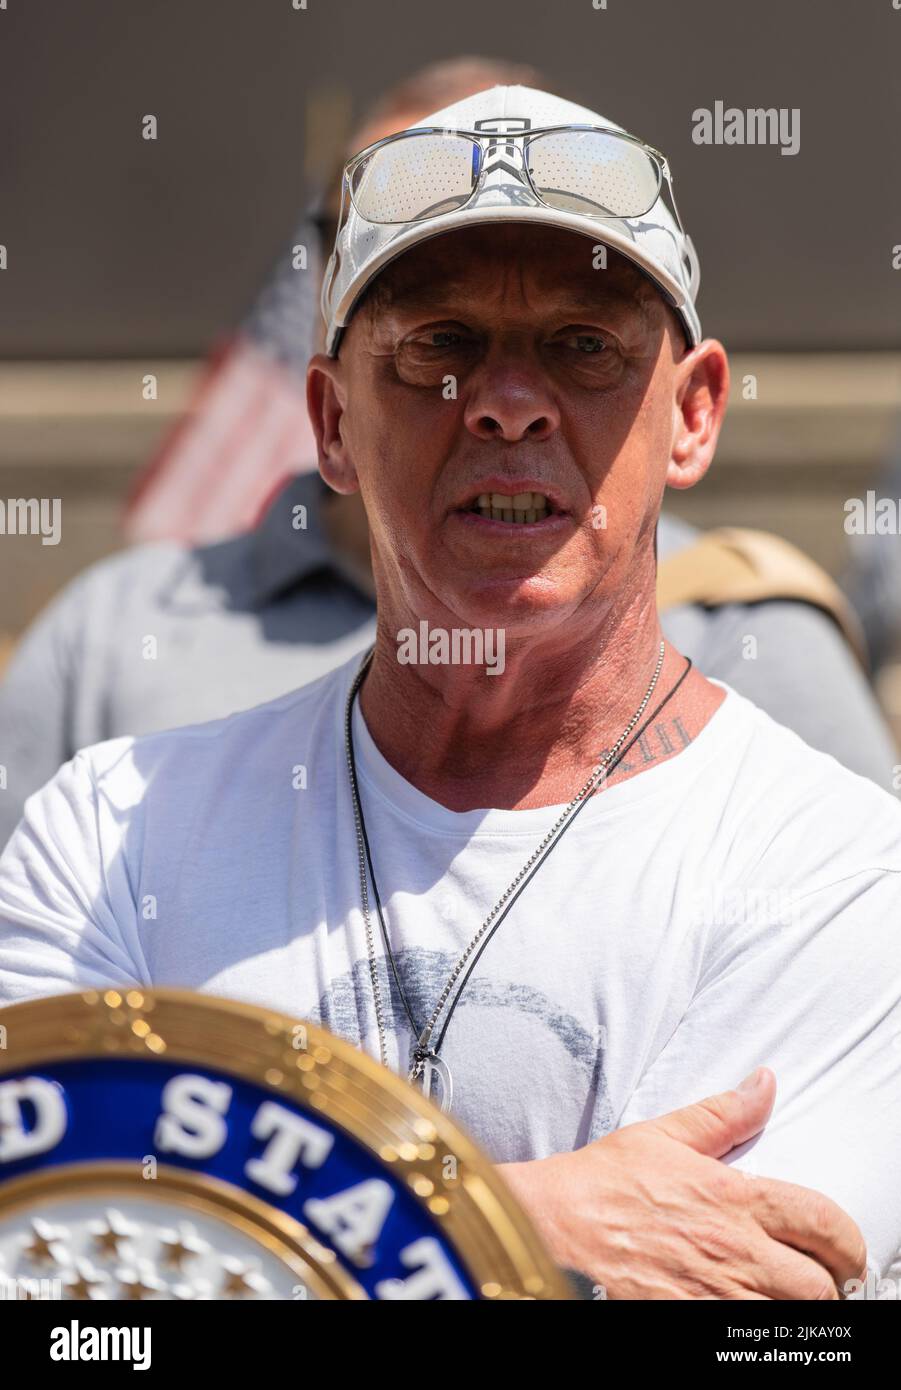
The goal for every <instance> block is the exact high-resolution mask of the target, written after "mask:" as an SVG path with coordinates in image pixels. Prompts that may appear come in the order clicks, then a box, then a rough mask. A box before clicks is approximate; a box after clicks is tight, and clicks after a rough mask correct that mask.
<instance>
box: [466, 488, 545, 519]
mask: <svg viewBox="0 0 901 1390" xmlns="http://www.w3.org/2000/svg"><path fill="white" fill-rule="evenodd" d="M476 510H477V511H478V512H479V514H480V515H481V516H484V517H489V518H490V519H491V520H492V521H507V522H513V523H514V524H516V523H517V522H520V523H521V522H529V521H543V520H544V518H545V517H546V516H547V515H548V511H549V508H548V501H547V498H546V497H545V495H544V493H543V492H517V493H514V494H513V495H512V496H511V495H510V494H508V493H505V492H492V493H488V492H483V493H480V495H479V497H478V499H477V500H476Z"/></svg>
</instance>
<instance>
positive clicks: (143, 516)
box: [125, 218, 322, 544]
mask: <svg viewBox="0 0 901 1390" xmlns="http://www.w3.org/2000/svg"><path fill="white" fill-rule="evenodd" d="M298 246H302V247H304V248H305V249H306V267H305V268H300V267H298V268H295V260H296V259H297V260H299V259H300V258H299V257H295V248H296V247H298ZM321 279H322V254H321V250H320V239H319V232H318V230H317V228H316V226H315V224H314V223H313V221H312V220H311V219H309V218H305V219H304V220H303V221H302V222H301V223H300V225H299V227H298V228H297V230H296V232H295V234H294V237H293V239H292V243H291V247H290V248H289V249H287V250H286V252H285V254H284V255H283V256H282V257H280V259H279V261H278V263H277V264H276V266H275V267H274V269H273V271H272V273H271V274H270V276H269V278H268V279H267V281H266V283H265V284H264V286H263V289H262V290H261V292H260V294H259V295H258V296H257V299H256V301H255V303H254V305H253V307H252V309H251V311H250V313H249V314H248V316H247V318H246V319H245V320H244V322H243V323H242V324H241V325H240V327H239V328H238V329H237V330H236V332H235V333H233V334H231V335H230V336H229V337H228V338H226V339H225V340H224V341H222V342H221V343H219V344H218V345H217V346H216V347H215V348H214V350H213V351H212V352H211V354H210V356H209V357H208V359H207V361H206V363H205V366H204V370H203V373H202V377H201V380H200V383H199V385H198V388H197V391H196V393H195V396H194V399H193V401H192V403H191V405H190V406H189V407H188V410H187V413H186V415H185V417H184V418H183V419H182V420H180V421H179V423H178V424H177V425H176V426H175V428H174V429H173V430H172V432H171V433H170V434H169V436H168V437H167V438H166V439H165V440H164V441H163V445H162V447H161V449H160V450H159V452H158V453H157V455H156V457H155V458H153V459H152V460H151V462H150V464H149V466H148V467H147V469H146V470H145V471H144V473H143V474H142V476H141V477H140V478H139V480H138V483H137V486H136V488H135V490H134V492H133V493H132V496H131V498H130V500H129V503H128V506H127V509H126V514H125V533H126V536H127V537H128V539H129V540H130V541H152V540H179V541H183V542H185V543H189V544H200V543H203V542H210V541H216V540H222V539H224V538H225V537H227V536H232V535H235V534H236V533H237V532H239V531H243V530H247V529H248V528H249V527H251V526H253V525H254V523H255V522H256V520H257V519H258V517H259V515H260V513H261V511H262V510H263V508H264V507H265V504H266V503H267V501H268V500H269V498H270V497H271V496H272V495H273V493H274V492H275V491H276V490H277V489H278V488H279V487H280V485H281V484H282V483H283V482H284V481H285V480H286V479H287V478H288V477H289V476H291V475H293V474H295V473H300V472H306V471H308V470H309V469H311V468H313V467H315V461H316V449H315V443H314V439H313V432H312V430H311V428H310V422H309V417H308V416H307V407H306V397H305V389H306V388H305V374H306V365H307V361H308V360H309V357H310V355H311V353H312V352H313V351H315V347H314V341H315V333H316V328H317V324H318V320H319V286H320V282H321Z"/></svg>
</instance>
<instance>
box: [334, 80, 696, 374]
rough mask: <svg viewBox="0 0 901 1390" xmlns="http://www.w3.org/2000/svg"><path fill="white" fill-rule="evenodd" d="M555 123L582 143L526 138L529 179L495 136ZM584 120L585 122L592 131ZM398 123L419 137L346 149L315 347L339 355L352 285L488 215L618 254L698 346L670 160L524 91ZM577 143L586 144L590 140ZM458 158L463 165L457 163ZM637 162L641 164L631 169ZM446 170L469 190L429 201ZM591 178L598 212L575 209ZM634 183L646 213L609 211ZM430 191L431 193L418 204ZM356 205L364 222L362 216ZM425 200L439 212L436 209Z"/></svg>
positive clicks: (493, 91)
mask: <svg viewBox="0 0 901 1390" xmlns="http://www.w3.org/2000/svg"><path fill="white" fill-rule="evenodd" d="M561 126H564V127H571V126H577V127H582V128H583V130H582V131H581V132H579V134H580V135H581V136H582V143H581V145H580V146H579V148H578V149H577V148H576V147H575V146H574V145H573V142H572V136H571V135H570V134H569V132H561V133H555V134H553V135H548V134H545V135H544V136H543V137H542V138H541V139H538V138H537V137H536V138H535V139H534V140H533V141H532V143H530V144H529V163H530V166H531V174H532V177H531V178H530V176H529V175H528V174H527V173H526V168H525V163H526V161H525V160H524V158H523V156H522V153H521V151H522V148H523V144H524V141H522V140H521V139H520V140H509V142H508V141H506V140H505V139H504V137H505V136H507V137H509V136H518V137H522V136H526V137H527V138H529V139H531V136H530V132H537V131H539V130H545V131H546V130H547V128H548V127H561ZM429 127H437V128H438V130H437V133H436V134H435V135H434V136H433V137H429V136H427V135H425V134H422V132H424V131H426V130H427V129H428V128H429ZM585 127H591V128H593V131H594V134H591V133H590V132H586V131H585V130H584V128H585ZM599 128H600V129H601V130H603V131H606V132H610V133H611V135H610V137H607V139H606V143H604V142H605V137H604V136H603V135H599V134H598V133H597V132H598V129H599ZM407 129H408V130H411V131H418V132H420V134H419V135H418V136H417V138H416V139H415V140H410V139H406V138H402V139H400V140H398V139H397V138H396V137H390V138H389V140H388V141H378V142H376V144H375V145H373V146H370V147H368V151H364V152H361V154H360V155H356V156H354V158H353V159H352V160H350V161H349V162H348V165H347V168H346V170H345V177H344V183H343V192H342V218H343V220H342V221H341V222H340V224H339V229H338V235H337V238H336V241H335V248H334V250H333V252H332V255H331V258H330V260H329V263H328V266H327V267H326V272H325V276H324V278H323V282H322V313H323V317H324V319H325V322H326V328H327V334H326V351H327V352H328V353H329V354H330V355H331V356H335V355H336V354H337V352H338V348H339V345H340V342H341V337H342V333H343V330H344V328H345V327H346V325H347V324H348V323H349V321H350V318H351V315H352V314H353V311H354V308H355V306H356V305H357V303H358V302H359V300H360V297H361V295H362V293H363V291H364V290H365V289H366V287H367V286H368V285H369V284H370V283H371V282H372V280H373V279H374V278H375V276H376V275H377V274H378V273H379V271H380V270H383V269H384V267H385V266H386V265H388V263H389V262H390V261H393V260H394V259H395V258H396V257H397V256H399V255H401V254H402V253H403V252H404V251H409V249H410V248H411V247H412V246H417V245H418V244H419V243H420V242H422V241H426V240H428V239H429V238H431V237H435V236H441V235H443V234H444V233H446V232H450V231H454V230H456V229H457V228H460V227H469V226H473V225H475V224H477V223H490V222H527V223H532V224H537V225H545V226H550V227H561V228H563V229H565V230H569V231H573V232H579V233H581V234H582V235H584V236H588V237H591V238H592V240H593V241H594V242H596V243H600V244H602V245H605V246H608V247H610V248H612V249H613V250H615V251H618V252H620V253H621V254H622V255H623V256H625V257H627V258H628V259H629V260H630V261H632V262H634V264H635V265H637V266H638V267H639V268H640V269H641V270H642V271H644V273H645V274H646V275H647V276H648V277H649V278H650V279H651V280H652V281H653V282H654V284H655V285H656V286H657V287H658V289H659V290H660V291H661V293H662V294H663V295H664V297H665V298H666V300H667V301H668V302H669V303H670V304H671V305H672V307H673V309H674V310H675V311H676V313H677V315H678V316H679V318H680V320H681V322H682V325H683V327H684V330H685V334H686V337H687V339H688V342H689V344H690V345H692V346H694V345H695V344H697V343H698V342H700V339H701V324H700V320H699V318H698V314H697V310H696V309H695V296H696V295H697V291H698V285H699V283H700V278H701V273H700V266H699V263H698V257H697V254H696V252H695V249H694V246H693V245H692V242H691V238H690V237H689V236H687V234H686V233H685V231H684V230H683V228H682V225H681V221H680V219H679V214H678V211H677V210H676V206H675V200H674V198H673V194H672V182H671V176H670V171H669V166H668V165H667V162H666V159H665V158H664V156H663V155H661V154H660V153H659V151H657V150H653V149H652V148H651V147H650V146H646V145H644V144H643V143H642V142H641V141H640V140H638V139H637V138H636V137H635V136H631V135H629V134H628V133H627V132H626V131H624V130H623V128H622V126H618V125H616V124H615V123H614V122H613V121H608V120H607V119H606V118H605V117H603V116H599V115H598V114H597V112H595V111H589V110H588V108H587V107H585V106H578V105H576V104H575V103H574V102H571V101H565V100H563V99H562V98H561V97H557V96H554V95H553V94H552V93H550V92H540V91H536V90H535V89H534V88H531V87H491V88H489V89H488V90H487V91H484V92H477V93H475V95H473V96H469V97H466V98H464V99H463V100H462V101H457V102H454V103H453V105H451V106H446V107H445V108H444V109H443V110H441V111H436V112H435V113H434V114H433V115H431V116H427V117H425V118H424V119H423V120H422V121H418V122H417V123H416V125H414V126H409V127H407ZM457 131H464V132H471V133H472V134H474V135H478V136H480V137H481V140H480V141H478V142H477V141H473V140H470V141H468V142H467V141H465V140H464V141H460V140H456V141H455V140H453V138H450V139H449V138H447V137H452V136H453V133H454V132H457ZM562 137H565V139H566V140H567V142H568V143H567V144H564V143H563V142H562ZM619 137H624V139H623V138H619ZM588 141H593V142H594V143H593V144H591V145H590V146H589V145H588V144H587V143H586V142H588ZM598 142H601V143H598ZM479 145H481V153H478V151H479ZM467 151H469V152H470V153H469V154H467ZM370 152H373V153H370ZM382 152H386V154H387V157H386V154H384V153H382ZM376 155H377V159H376ZM536 156H537V157H536ZM467 159H469V161H470V165H471V168H467V167H466V161H467ZM642 159H646V160H647V161H648V163H646V164H645V165H643V166H642V164H641V160H642ZM586 161H590V162H586ZM618 161H619V163H618ZM538 163H541V164H542V165H543V166H545V168H546V169H547V173H548V177H554V178H556V180H557V181H559V182H560V183H561V184H562V185H563V189H562V190H561V189H560V188H557V187H556V186H555V187H553V188H551V187H550V185H549V186H548V188H547V190H546V191H547V192H548V194H549V196H552V197H554V198H555V199H556V200H557V202H558V205H557V206H549V205H548V204H547V202H545V201H543V200H542V198H539V197H538V196H536V192H535V189H536V186H537V185H536V182H535V177H534V174H535V169H534V166H535V165H536V164H538ZM642 168H643V169H644V173H642ZM648 169H650V171H651V172H650V173H649V172H648ZM451 171H453V172H451ZM450 177H454V178H456V177H460V178H461V179H464V180H465V179H469V180H470V182H471V185H472V187H471V186H469V185H467V189H466V191H465V193H464V194H461V196H460V197H458V198H456V199H452V198H449V197H443V198H442V197H438V196H437V194H438V191H439V189H438V185H439V184H442V185H443V183H446V181H447V180H448V178H450ZM600 178H603V181H604V193H605V196H604V199H603V206H604V208H605V210H608V211H605V213H604V214H598V213H588V212H586V211H581V210H580V209H579V205H580V202H581V205H582V207H584V206H586V205H587V203H588V201H589V200H588V199H587V197H586V198H583V199H581V200H580V198H579V193H580V190H581V188H582V185H583V184H584V183H585V182H586V179H588V180H598V179H600ZM433 185H434V187H433ZM473 188H474V191H473ZM352 189H353V196H352V197H351V196H349V195H350V194H351V191H352ZM567 189H568V190H569V194H570V196H569V198H568V200H567V196H566V190H567ZM641 189H644V193H645V196H646V198H648V199H651V200H653V201H651V205H650V206H649V207H648V208H647V209H645V210H641V211H640V212H638V213H637V215H629V216H625V215H617V216H614V215H611V214H612V211H613V210H614V209H615V207H616V205H617V200H618V199H621V200H622V203H621V207H620V212H621V213H624V212H625V211H626V209H627V206H628V208H629V209H630V210H631V212H632V213H636V211H637V208H638V206H639V204H640V202H641V191H640V190H641ZM636 190H638V191H636ZM432 192H434V193H435V194H436V198H437V201H432V203H431V206H429V207H425V206H424V204H427V203H429V201H430V199H429V195H430V194H431V193H432ZM561 192H562V196H561ZM666 195H668V198H669V202H670V204H671V208H670V207H669V206H667V202H666V200H665V199H666ZM629 199H631V200H632V201H631V202H630V201H629ZM567 201H568V204H569V205H568V206H567ZM455 203H456V204H457V205H454V204H455ZM461 203H463V204H465V205H460V204H461ZM359 205H362V206H363V209H364V211H365V212H367V213H369V217H372V218H373V219H374V220H369V218H368V217H366V216H363V215H362V213H361V211H360V210H359ZM598 205H600V204H598V203H594V206H598ZM436 207H439V208H440V207H446V208H447V210H445V211H437V212H436V211H435V208H436ZM345 211H346V216H345V215H344V214H345ZM389 217H390V219H391V220H388V218H389ZM379 218H382V219H383V220H378V219H379Z"/></svg>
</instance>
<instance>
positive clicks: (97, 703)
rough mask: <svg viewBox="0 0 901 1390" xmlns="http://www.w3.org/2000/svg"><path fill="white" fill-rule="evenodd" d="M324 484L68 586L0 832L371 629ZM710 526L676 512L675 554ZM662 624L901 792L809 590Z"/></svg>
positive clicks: (812, 738) (11, 749)
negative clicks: (65, 782) (81, 778)
mask: <svg viewBox="0 0 901 1390" xmlns="http://www.w3.org/2000/svg"><path fill="white" fill-rule="evenodd" d="M324 486H325V485H324V484H323V483H322V481H321V479H320V477H319V475H318V474H305V475H302V476H299V477H297V478H295V479H293V480H292V481H291V482H290V483H289V484H288V485H287V486H286V487H285V488H284V489H283V490H282V491H281V492H280V493H279V494H278V495H277V496H276V497H275V499H274V500H273V502H272V503H271V505H270V506H269V508H268V510H267V512H266V514H265V515H264V517H263V519H262V521H261V523H260V525H259V526H258V527H257V529H256V530H254V531H251V532H248V533H247V534H245V535H241V536H238V537H236V538H235V539H233V540H229V541H225V542H222V543H220V544H217V545H206V546H201V547H197V548H194V549H188V548H186V547H185V546H183V545H179V544H176V543H165V544H156V545H145V546H138V547H135V548H133V549H131V550H125V551H122V552H120V553H119V554H116V555H114V556H112V557H111V558H109V559H107V560H103V561H101V562H100V563H99V564H96V565H93V566H92V567H91V568H90V569H88V570H86V571H85V572H84V574H82V575H80V576H79V577H78V578H77V579H76V580H74V581H73V582H72V583H71V584H70V585H68V587H67V588H65V589H64V590H63V591H62V592H61V593H60V594H59V595H57V597H56V598H55V599H54V600H53V602H52V603H51V604H50V605H49V606H48V608H47V609H46V610H45V611H44V613H43V614H42V615H41V616H40V618H39V619H38V620H37V621H36V622H35V623H34V624H33V626H32V627H31V628H30V630H29V631H28V632H27V633H26V635H25V637H24V638H23V640H22V642H21V644H20V646H19V648H18V649H17V651H16V653H15V654H14V656H13V659H12V661H11V662H10V665H9V667H8V669H7V673H6V677H5V679H4V681H3V683H2V685H0V767H2V768H5V786H4V785H3V778H2V777H0V845H2V844H4V843H5V841H6V839H7V838H8V837H9V835H10V834H11V832H12V830H13V828H14V827H15V825H16V823H17V821H18V819H19V817H20V815H21V812H22V806H23V803H24V801H25V798H26V797H27V796H30V794H31V793H32V792H33V791H36V790H37V788H38V787H40V786H43V784H44V783H45V782H46V781H48V780H49V779H50V777H52V776H53V774H54V773H55V772H56V770H57V768H58V767H59V766H60V764H61V763H63V762H66V761H67V760H68V759H69V758H70V757H71V756H72V755H73V754H74V753H75V752H76V750H77V749H79V748H82V747H85V746H86V745H88V744H92V743H97V742H99V741H101V740H102V739H106V738H114V737H116V736H118V735H120V734H144V733H150V732H153V731H155V730H158V729H165V728H173V727H176V726H178V725H180V724H192V723H196V722H199V721H202V720H207V719H215V718H219V717H220V716H222V715H224V714H229V713H231V712H233V711H235V710H240V709H246V708H248V707H250V706H252V705H255V704H260V703H262V702H263V701H265V700H269V699H274V698H275V697H276V696H278V695H281V694H284V693H285V692H286V691H288V690H292V689H295V688H296V687H298V686H300V685H304V684H306V683H307V682H308V681H312V680H315V679H316V678H317V677H319V676H321V675H324V674H325V672H327V671H330V670H331V669H332V668H333V667H335V666H337V665H339V664H340V663H341V662H344V661H346V660H347V659H348V658H349V657H350V656H351V655H352V654H353V653H354V652H355V651H362V650H363V649H364V648H365V647H367V646H368V645H369V644H370V643H371V642H372V640H373V638H374V635H375V610H374V604H373V601H372V599H371V598H370V597H369V595H367V594H365V593H363V592H362V591H361V590H360V588H358V587H357V585H356V584H355V583H354V582H353V581H352V579H351V578H350V577H349V575H348V574H346V573H344V572H343V570H342V565H341V561H340V559H339V558H338V557H337V556H336V555H335V553H334V552H333V551H332V550H331V548H330V546H329V543H328V541H327V539H326V537H325V535H324V534H323V530H322V527H321V524H320V503H321V498H322V495H323V489H324ZM300 508H302V509H305V510H304V511H300V510H298V509H300ZM300 521H305V525H299V524H298V523H299V522H300ZM695 534H696V533H695V532H694V531H693V530H692V529H691V528H690V527H687V526H685V525H684V524H683V523H681V522H677V521H674V520H672V519H671V518H666V517H662V518H661V521H660V527H659V531H658V544H659V552H660V556H661V558H663V557H664V556H665V555H667V554H670V553H672V552H673V551H675V550H678V549H681V548H682V547H683V546H684V545H687V544H690V543H691V541H692V540H693V539H694V537H695ZM663 628H664V632H665V634H666V636H667V638H668V640H670V641H671V642H673V643H674V644H675V645H676V646H677V647H678V648H679V650H680V651H682V652H684V653H685V654H686V655H688V656H691V657H692V658H693V659H694V661H695V663H696V664H697V665H698V666H699V667H700V669H701V670H702V671H703V672H704V673H705V674H706V675H708V676H712V677H714V678H716V679H719V680H722V681H725V682H726V683H727V684H729V685H732V686H734V688H735V689H736V690H738V691H739V692H740V693H741V694H743V695H746V696H748V698H749V699H751V700H753V701H754V702H755V703H756V704H758V705H760V706H761V707H762V708H763V709H765V710H766V711H767V712H768V713H769V714H771V715H772V716H773V718H775V719H777V720H779V722H780V723H783V724H787V725H788V726H789V727H790V728H793V729H794V730H795V731H796V732H797V733H799V734H800V735H801V737H802V738H804V739H806V740H807V742H808V743H810V744H812V745H813V746H814V747H815V748H820V749H823V750H824V751H826V752H828V753H832V754H833V755H834V756H835V757H836V758H838V759H839V761H841V762H843V763H845V764H846V765H847V766H848V767H850V768H851V769H852V770H854V771H856V772H860V773H862V774H864V775H866V776H869V777H872V778H873V779H874V780H875V781H877V782H878V783H879V784H880V785H881V786H883V787H885V788H887V789H889V790H891V789H892V785H893V769H894V765H895V763H896V761H898V755H897V754H896V752H895V749H894V746H893V744H892V742H891V739H890V737H889V735H888V732H887V730H886V727H885V724H884V722H883V720H882V717H881V715H880V713H879V710H878V707H877V705H876V702H875V700H874V698H873V696H872V694H871V692H870V690H869V687H868V685H867V682H866V680H865V679H864V677H863V674H862V673H861V671H860V669H859V667H858V666H857V663H856V661H855V659H854V657H853V656H852V654H851V653H850V651H849V650H848V648H847V646H846V644H845V641H844V639H843V638H842V636H841V634H840V633H839V631H838V629H837V628H836V626H835V624H834V623H833V622H832V620H831V619H830V618H828V617H827V616H826V615H825V614H823V613H820V612H819V611H818V610H817V609H815V608H812V607H810V606H808V605H806V604H803V603H794V602H767V603H760V604H756V605H744V604H733V605H726V606H724V607H721V608H717V609H705V608H702V607H700V606H685V607H682V608H677V609H672V610H670V611H669V612H667V613H666V614H664V617H663ZM749 635H754V636H756V638H757V647H756V651H757V655H756V657H755V659H753V660H749V659H746V657H745V653H746V652H747V650H748V645H749V644H747V642H746V641H745V638H746V637H747V636H749Z"/></svg>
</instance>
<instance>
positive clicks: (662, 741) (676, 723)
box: [598, 715, 692, 772]
mask: <svg viewBox="0 0 901 1390" xmlns="http://www.w3.org/2000/svg"><path fill="white" fill-rule="evenodd" d="M691 742H692V738H691V734H690V733H689V732H688V730H687V729H686V727H685V725H684V724H683V723H682V720H681V718H680V717H679V715H676V716H675V718H674V719H661V720H659V721H658V723H656V724H652V725H651V727H650V729H645V731H644V733H643V734H642V735H641V737H640V738H639V739H637V740H636V741H635V743H633V745H632V747H631V748H630V749H629V752H628V753H627V755H626V757H625V758H623V760H622V762H620V763H617V765H616V768H615V771H616V772H635V771H637V770H638V769H639V768H643V767H647V766H648V765H649V764H650V763H656V762H660V760H661V759H662V758H669V757H670V756H671V755H672V754H673V753H678V752H681V750H682V749H683V748H687V747H688V745H689V744H690V743H691ZM608 752H609V749H604V750H602V751H601V752H600V753H599V754H598V762H600V760H601V758H603V757H605V756H606V754H607V753H608Z"/></svg>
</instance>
